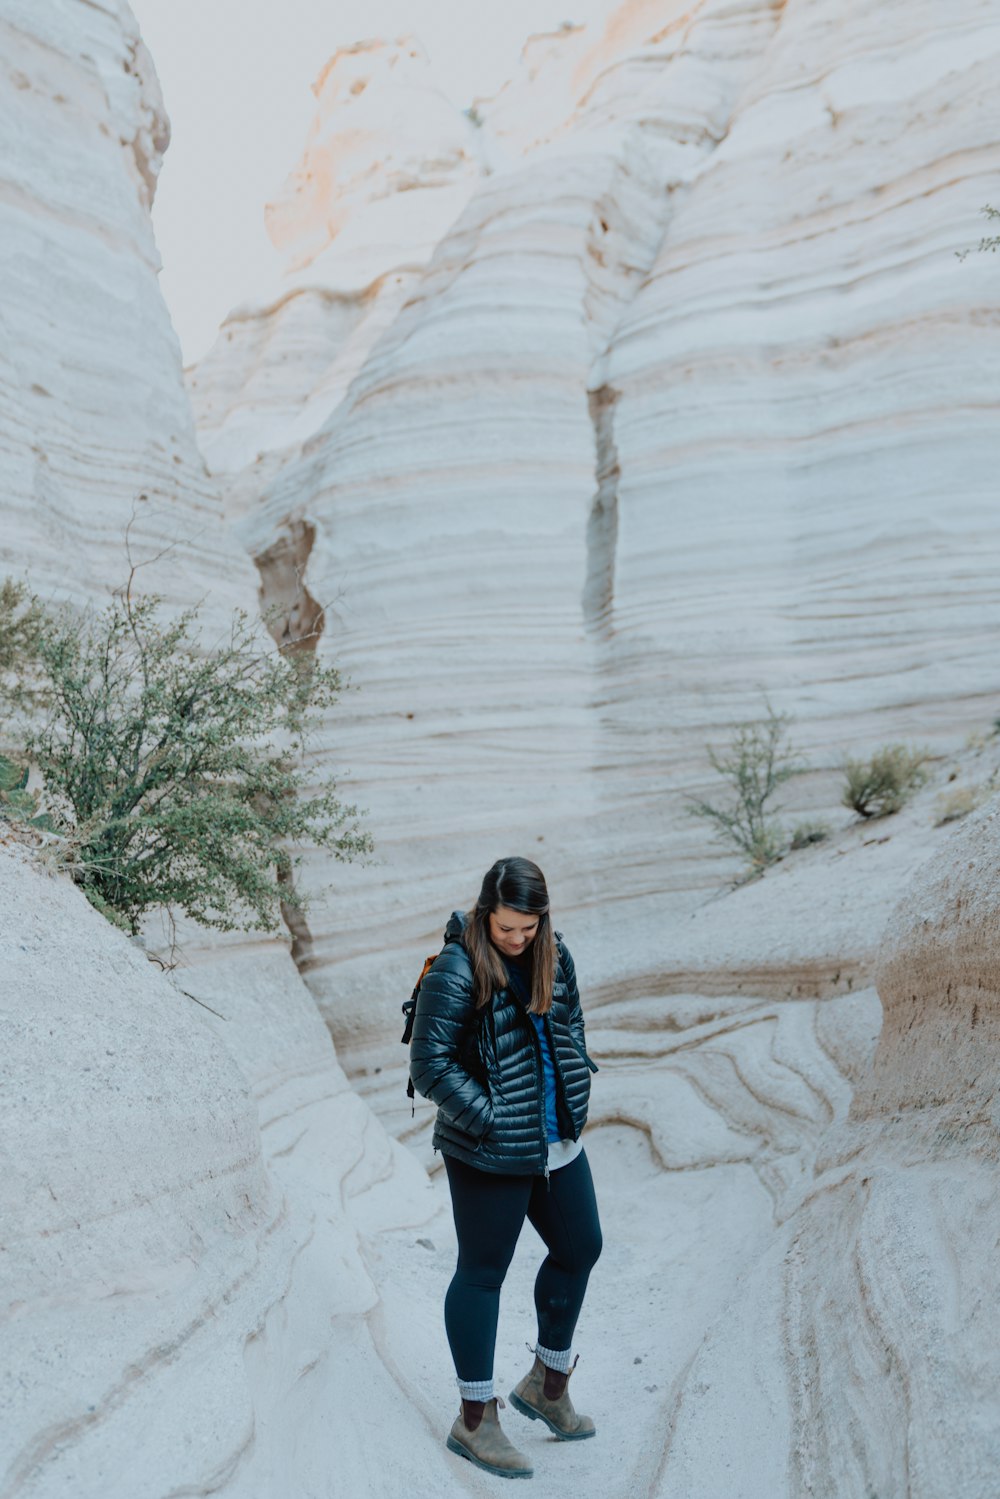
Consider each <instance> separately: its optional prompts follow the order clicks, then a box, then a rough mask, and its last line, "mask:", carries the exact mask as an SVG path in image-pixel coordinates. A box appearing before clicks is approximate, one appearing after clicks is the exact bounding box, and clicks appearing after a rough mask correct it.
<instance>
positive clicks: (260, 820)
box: [0, 586, 371, 932]
mask: <svg viewBox="0 0 1000 1499" xmlns="http://www.w3.org/2000/svg"><path fill="white" fill-rule="evenodd" d="M26 609H30V610H31V623H32V630H31V632H30V638H26V635H25V630H24V629H23V628H21V627H20V626H19V623H18V622H19V620H21V619H23V617H24V616H25V612H26ZM5 631H6V634H5ZM202 635H203V632H202V629H201V626H200V618H199V611H198V609H189V610H187V611H186V612H185V613H183V614H180V615H173V616H170V615H168V614H167V613H166V611H165V609H164V607H163V604H162V601H161V600H160V599H159V598H157V597H155V596H148V597H141V598H135V597H133V596H132V593H131V587H130V588H129V589H126V590H125V592H124V593H123V594H122V595H121V596H119V597H116V598H115V599H114V600H113V601H112V602H111V603H110V604H109V605H108V606H107V607H106V608H105V609H104V610H102V611H99V612H89V613H86V614H84V615H83V616H82V617H81V616H80V615H79V614H76V613H73V612H72V611H70V610H68V609H63V610H56V609H52V608H49V607H46V606H42V605H40V604H39V603H38V602H37V601H36V600H30V601H26V600H25V598H24V595H23V592H21V593H20V594H19V593H18V590H17V588H16V586H15V587H13V588H11V589H8V590H7V592H6V594H4V595H2V596H0V646H2V643H3V641H4V640H5V639H8V638H11V639H13V645H12V647H11V652H10V660H8V663H7V665H8V667H9V666H10V665H11V662H12V661H13V662H15V663H16V664H17V665H18V667H19V674H18V681H17V684H16V687H14V688H12V687H11V683H10V675H9V672H8V676H7V692H6V695H7V697H8V701H14V699H15V698H16V697H17V696H18V695H20V698H21V702H20V711H21V725H22V727H21V744H22V745H23V750H24V753H25V754H26V755H27V756H28V757H29V758H30V759H31V760H32V761H33V762H34V764H35V766H36V767H37V769H38V771H39V772H40V773H41V776H42V779H43V782H44V792H43V805H44V806H45V808H46V811H47V813H48V816H49V818H50V819H51V824H50V825H52V826H54V827H55V829H56V830H57V831H58V832H59V833H61V834H62V835H63V836H64V839H65V844H64V848H65V856H66V859H67V862H68V864H69V866H70V868H71V870H72V874H73V877H74V879H75V880H76V881H77V883H78V884H79V885H80V886H81V887H82V889H83V891H84V892H85V894H86V895H87V896H88V898H89V899H90V900H91V902H92V903H93V904H94V905H95V906H97V907H98V909H100V910H102V911H103V912H105V914H107V915H108V916H109V917H111V919H113V920H116V921H118V922H119V924H121V925H124V926H126V927H127V928H128V929H130V930H131V931H133V932H135V931H137V930H138V927H139V923H140V920H141V918H142V916H143V914H144V913H145V912H147V911H149V910H151V909H153V908H156V907H168V908H171V907H172V908H176V909H179V910H181V911H183V912H185V913H186V914H187V915H188V916H190V917H192V918H193V919H194V920H195V921H198V922H201V923H202V924H203V925H205V926H210V927H217V928H220V929H222V930H233V929H236V928H255V929H260V930H265V931H269V930H276V929H277V928H278V927H279V924H280V913H281V906H282V904H283V903H284V904H285V905H286V906H287V905H293V906H294V905H301V904H302V900H301V897H300V896H299V895H298V894H297V893H296V892H295V889H294V886H293V885H292V884H291V883H290V881H289V871H290V869H291V868H292V866H294V865H295V864H296V863H298V862H299V859H300V857H301V852H300V850H301V849H302V847H303V846H307V845H311V846H317V845H318V846H320V847H323V848H327V849H329V850H330V852H331V854H332V855H333V857H334V858H337V859H341V860H349V859H353V858H355V857H357V856H359V855H363V854H364V853H366V852H367V851H368V850H369V849H370V846H371V844H370V839H369V837H368V835H367V834H366V833H365V832H364V831H363V830H362V828H361V827H360V825H359V823H358V813H357V809H356V808H354V807H352V806H345V805H343V804H342V803H341V801H340V800H339V798H338V796H337V793H336V786H335V783H334V782H333V781H332V780H326V781H325V782H323V783H321V784H318V785H313V784H311V781H310V780H309V779H308V778H307V776H306V773H305V770H304V768H303V759H302V756H303V750H304V747H305V742H306V739H307V736H308V732H309V730H310V728H311V726H312V725H313V724H314V723H315V720H316V718H317V716H318V715H319V714H321V713H323V712H325V711H327V710H329V709H330V708H331V707H332V706H333V705H334V704H335V703H336V701H337V699H338V697H339V695H340V691H341V685H342V684H341V679H340V675H339V673H338V672H337V670H336V669H335V668H334V667H332V666H324V665H321V664H319V663H318V662H316V661H315V659H313V658H311V657H309V656H308V654H305V655H304V654H303V653H301V652H285V653H283V652H281V651H277V652H276V651H275V649H274V647H273V645H272V644H271V642H270V640H266V641H265V640H264V639H263V638H262V637H261V635H260V634H259V633H258V630H257V629H256V627H255V626H253V625H252V624H251V622H250V620H249V619H248V618H247V616H246V615H244V614H242V613H236V614H235V615H234V616H233V619H232V621H231V624H230V626H229V628H228V630H227V632H226V634H225V636H224V638H223V639H221V640H217V641H215V642H212V643H206V642H205V641H204V639H203V638H202ZM26 692H27V693H28V694H29V695H30V700H31V702H30V708H25V693H26Z"/></svg>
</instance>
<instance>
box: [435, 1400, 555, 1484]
mask: <svg viewBox="0 0 1000 1499" xmlns="http://www.w3.org/2000/svg"><path fill="white" fill-rule="evenodd" d="M498 1404H499V1405H501V1406H502V1405H503V1401H502V1400H500V1401H498V1400H497V1397H496V1396H495V1395H494V1397H493V1399H492V1400H484V1401H480V1400H463V1401H462V1409H461V1410H460V1411H459V1413H458V1416H457V1417H456V1420H455V1424H454V1426H453V1427H452V1428H451V1431H450V1432H449V1433H448V1442H447V1446H448V1449H449V1451H451V1452H457V1453H458V1455H459V1457H467V1458H468V1459H469V1462H470V1463H475V1465H476V1467H477V1468H482V1469H484V1471H485V1472H487V1473H495V1474H496V1475H497V1477H499V1478H530V1477H531V1476H532V1474H533V1473H534V1471H535V1470H534V1468H533V1467H532V1466H531V1463H530V1462H529V1460H528V1458H526V1457H525V1455H524V1453H523V1452H518V1450H517V1448H516V1447H515V1446H514V1444H513V1442H509V1441H508V1440H507V1438H506V1437H505V1436H504V1434H503V1431H502V1429H501V1427H500V1419H499V1417H498V1415H497V1405H498Z"/></svg>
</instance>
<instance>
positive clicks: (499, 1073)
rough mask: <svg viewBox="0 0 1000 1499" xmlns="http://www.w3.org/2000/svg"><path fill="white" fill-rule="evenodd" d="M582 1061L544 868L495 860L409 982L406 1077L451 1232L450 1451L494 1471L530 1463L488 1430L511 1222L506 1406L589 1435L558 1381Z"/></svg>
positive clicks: (591, 1241) (564, 1380) (568, 969)
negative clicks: (419, 977) (512, 1320)
mask: <svg viewBox="0 0 1000 1499" xmlns="http://www.w3.org/2000/svg"><path fill="white" fill-rule="evenodd" d="M596 1071H597V1068H596V1066H595V1065H594V1063H593V1062H592V1061H591V1060H590V1058H589V1057H588V1056H587V1051H586V1047H585V1045H584V1034H583V1014H582V1012H581V1009H580V996H579V994H578V992H577V987H576V971H575V969H574V967H573V959H572V958H571V957H570V954H569V950H568V949H567V947H566V946H565V944H564V943H563V941H562V939H561V938H560V936H559V934H558V933H557V932H554V931H553V929H552V923H551V920H550V917H549V896H548V890H547V889H546V886H545V878H544V876H543V874H542V872H541V870H540V869H539V868H538V866H537V865H536V864H533V863H532V862H531V861H530V859H498V860H497V862H496V863H495V864H494V865H493V868H492V869H491V870H490V871H489V872H488V873H487V875H486V877H485V878H484V880H483V887H482V890H481V891H480V893H479V899H478V900H477V902H476V905H475V908H474V909H473V910H472V911H471V912H469V913H468V915H467V916H466V915H464V914H462V913H461V912H458V911H456V912H455V913H454V915H453V916H452V918H451V920H450V921H449V923H448V926H447V928H446V930H445V946H444V949H443V950H442V951H441V952H440V953H439V954H438V956H437V958H436V959H435V961H434V965H433V967H432V968H431V969H430V970H429V971H428V973H427V974H426V975H425V977H424V979H423V982H422V983H421V985H420V991H419V994H418V997H417V1005H416V1012H415V1015H414V1023H413V1035H412V1040H411V1043H410V1076H411V1078H412V1079H413V1085H414V1087H415V1088H416V1089H417V1090H418V1092H420V1093H423V1094H424V1095H425V1096H426V1097H427V1098H430V1099H433V1101H434V1102H435V1103H436V1104H437V1105H438V1113H437V1122H436V1125H435V1129H434V1148H435V1149H436V1150H440V1151H441V1154H442V1155H443V1157H444V1163H445V1167H446V1169H447V1172H448V1184H449V1186H450V1188H451V1201H452V1208H453V1211H454V1215H455V1229H456V1232H457V1234H458V1268H457V1269H456V1271H455V1275H454V1278H453V1280H452V1282H451V1285H450V1286H449V1287H448V1294H447V1296H446V1297H445V1308H444V1315H445V1328H446V1330H447V1334H448V1342H449V1344H450V1345H451V1352H452V1357H453V1358H454V1360H455V1369H456V1372H457V1375H458V1388H459V1393H460V1395H461V1398H462V1409H461V1411H460V1413H459V1416H458V1418H457V1420H456V1421H455V1424H454V1426H453V1427H452V1429H451V1433H450V1435H449V1437H448V1446H449V1447H450V1449H451V1450H452V1452H457V1453H459V1454H460V1455H461V1456H462V1457H466V1458H468V1459H469V1460H470V1461H471V1462H473V1463H475V1464H476V1465H477V1466H478V1467H480V1468H485V1469H486V1470H487V1472H491V1473H497V1474H500V1475H502V1476H503V1477H506V1478H530V1477H531V1475H532V1471H533V1470H532V1467H531V1464H530V1462H529V1460H528V1459H527V1458H526V1457H525V1456H524V1454H523V1453H521V1452H519V1451H518V1450H517V1448H516V1447H514V1446H513V1445H512V1443H511V1442H510V1441H508V1439H507V1437H506V1436H505V1435H504V1433H503V1431H502V1430H501V1428H500V1424H499V1421H498V1419H497V1400H496V1397H495V1396H494V1393H493V1353H494V1347H495V1344H496V1332H497V1316H498V1313H499V1310H500V1287H501V1286H502V1284H503V1280H504V1276H505V1275H506V1273H507V1267H508V1265H509V1264H510V1262H511V1259H512V1257H513V1254H514V1246H515V1245H516V1243H517V1239H518V1235H519V1234H520V1232H521V1228H522V1225H523V1223H524V1220H525V1218H527V1219H528V1220H529V1221H530V1222H531V1223H532V1224H533V1226H534V1227H535V1229H536V1230H537V1231H538V1233H539V1235H540V1236H541V1238H542V1240H543V1242H544V1244H545V1246H546V1248H547V1250H548V1254H547V1255H546V1257H545V1259H544V1260H543V1261H542V1265H541V1268H540V1269H539V1271H538V1278H537V1279H536V1281H535V1307H536V1310H537V1313H538V1339H537V1343H536V1346H535V1349H534V1353H535V1360H534V1364H533V1366H532V1368H531V1370H530V1372H529V1373H528V1374H526V1375H525V1377H524V1378H523V1379H522V1380H521V1381H520V1383H519V1384H518V1385H517V1386H516V1387H515V1389H514V1390H512V1391H511V1395H510V1400H511V1404H512V1405H513V1406H514V1408H515V1409H516V1410H518V1411H520V1412H521V1413H522V1415H525V1416H528V1417H530V1418H531V1420H533V1421H535V1420H539V1419H540V1420H542V1421H544V1422H545V1424H546V1426H548V1428H549V1430H550V1431H552V1432H554V1433H555V1435H556V1436H557V1437H561V1438H562V1439H563V1440H567V1441H574V1440H579V1439H580V1438H583V1437H592V1436H593V1435H594V1423H593V1421H591V1419H590V1418H589V1416H581V1415H578V1414H577V1412H576V1411H575V1410H574V1409H573V1403H572V1401H571V1400H570V1397H569V1392H568V1389H567V1386H568V1384H569V1376H570V1372H571V1369H572V1367H573V1365H572V1364H571V1349H572V1342H573V1331H574V1329H575V1327H576V1322H577V1318H578V1317H579V1315H580V1308H581V1306H582V1304H583V1297H584V1292H585V1291H586V1289H587V1278H588V1276H589V1275H590V1271H591V1269H592V1267H593V1266H594V1264H595V1263H596V1261H597V1257H598V1255H599V1254H600V1252H601V1228H600V1222H599V1220H598V1216H597V1204H596V1201H595V1199H594V1186H593V1182H592V1180H591V1175H590V1167H589V1165H588V1164H587V1157H586V1154H585V1153H584V1150H583V1146H582V1143H581V1140H580V1134H581V1131H582V1130H583V1126H584V1124H585V1123H586V1119H587V1102H588V1098H589V1095H590V1074H591V1072H596Z"/></svg>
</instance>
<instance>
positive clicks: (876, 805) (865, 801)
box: [841, 744, 929, 817]
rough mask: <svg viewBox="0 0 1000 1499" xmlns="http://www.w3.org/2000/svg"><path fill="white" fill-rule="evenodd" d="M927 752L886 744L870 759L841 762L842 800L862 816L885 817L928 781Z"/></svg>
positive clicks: (900, 745)
mask: <svg viewBox="0 0 1000 1499" xmlns="http://www.w3.org/2000/svg"><path fill="white" fill-rule="evenodd" d="M928 758H929V756H928V753H927V751H926V750H917V749H913V748H912V747H910V746H908V745H905V744H887V745H884V746H883V747H882V749H879V750H876V751H875V753H874V755H872V757H871V759H870V760H846V761H845V762H844V776H845V779H846V784H845V786H844V792H843V796H842V797H841V800H842V802H843V804H844V806H845V807H850V808H852V810H853V811H855V812H857V813H858V815H859V816H861V817H888V816H889V815H890V814H891V813H893V812H898V811H899V809H900V807H902V806H903V804H904V803H905V802H907V801H909V799H910V797H911V796H912V795H913V793H914V792H915V791H918V790H919V789H920V787H921V786H923V785H924V783H925V782H926V780H927V775H928V772H927V769H926V763H927V760H928Z"/></svg>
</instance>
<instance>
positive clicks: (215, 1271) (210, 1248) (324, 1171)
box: [0, 846, 432, 1499]
mask: <svg viewBox="0 0 1000 1499" xmlns="http://www.w3.org/2000/svg"><path fill="white" fill-rule="evenodd" d="M0 892H2V895H0V899H2V905H3V909H4V911H5V917H6V919H5V923H4V936H3V982H2V987H0V1008H2V1014H3V1030H4V1036H5V1044H4V1048H3V1059H2V1062H0V1076H2V1087H0V1100H2V1104H0V1107H2V1112H3V1129H2V1132H0V1138H2V1141H3V1161H4V1170H3V1173H2V1188H0V1190H2V1197H3V1201H2V1211H0V1221H2V1222H3V1224H4V1226H5V1227H4V1236H3V1249H4V1253H3V1255H2V1257H0V1276H2V1291H3V1295H2V1306H3V1321H4V1328H3V1341H4V1350H5V1353H4V1360H3V1373H2V1380H0V1408H2V1411H3V1433H4V1435H3V1439H2V1442H0V1492H2V1493H3V1494H4V1495H5V1496H7V1495H9V1496H11V1499H13V1496H17V1499H22V1496H24V1499H27V1496H31V1499H36V1496H37V1499H42V1496H49V1495H55V1494H65V1493H67V1492H71V1493H74V1494H77V1495H80V1496H81V1499H82V1496H88V1499H89V1496H93V1499H97V1496H98V1495H100V1496H101V1499H119V1496H120V1499H137V1496H147V1495H148V1496H161V1495H163V1494H165V1493H176V1492H179V1491H183V1492H187V1493H199V1494H200V1493H207V1492H225V1493H233V1494H239V1495H251V1494H254V1495H264V1494H274V1495H277V1494H278V1493H280V1492H295V1493H301V1494H303V1495H305V1494H318V1493H320V1492H321V1491H323V1485H324V1484H325V1483H326V1481H327V1475H328V1474H329V1471H330V1455H329V1451H328V1450H327V1441H328V1435H329V1433H328V1428H327V1426H326V1420H327V1419H328V1413H329V1412H330V1411H331V1409H333V1410H335V1411H336V1430H337V1446H338V1461H339V1464H340V1466H341V1471H343V1472H344V1473H345V1474H351V1473H354V1474H358V1473H363V1470H364V1464H365V1462H366V1461H367V1457H366V1453H365V1447H364V1442H363V1440H362V1438H361V1435H360V1431H361V1425H359V1423H361V1424H363V1418H364V1414H365V1412H366V1410H367V1409H368V1408H369V1407H370V1404H371V1402H372V1401H381V1400H388V1399H391V1394H392V1392H391V1388H388V1389H387V1387H386V1381H387V1379H388V1376H387V1374H386V1372H385V1370H384V1368H383V1367H382V1365H381V1364H380V1363H379V1361H378V1359H377V1357H374V1356H372V1354H371V1350H370V1336H371V1334H370V1331H369V1324H370V1322H371V1319H372V1318H373V1316H375V1315H376V1314H377V1309H378V1306H379V1295H378V1292H377V1290H376V1288H375V1286H374V1284H373V1282H372V1279H371V1276H370V1274H369V1272H368V1269H367V1265H366V1253H367V1251H365V1249H364V1241H365V1240H366V1239H367V1238H370V1237H371V1236H372V1235H374V1234H377V1233H379V1232H380V1231H382V1230H384V1229H386V1228H389V1227H400V1226H403V1225H407V1224H414V1225H418V1224H420V1223H422V1222H423V1221H424V1220H425V1219H426V1218H427V1217H428V1216H429V1214H430V1212H431V1210H432V1204H431V1202H430V1200H429V1199H428V1197H427V1186H426V1181H425V1178H424V1176H423V1173H422V1172H421V1171H420V1170H419V1168H418V1167H417V1166H416V1165H415V1164H414V1162H413V1161H412V1160H411V1159H410V1158H409V1157H407V1155H406V1154H405V1152H403V1151H402V1150H401V1149H400V1147H399V1146H397V1145H395V1144H394V1143H393V1142H391V1141H390V1140H389V1139H387V1137H386V1135H385V1134H384V1132H383V1130H382V1128H381V1127H380V1126H379V1125H377V1124H376V1123H375V1121H374V1119H373V1117H372V1115H371V1113H370V1111H369V1110H368V1109H367V1107H366V1106H365V1105H364V1104H363V1103H362V1102H361V1100H360V1099H359V1098H358V1096H357V1095H356V1094H355V1093H354V1092H352V1090H351V1089H350V1087H349V1086H348V1084H347V1081H346V1079H345V1078H344V1075H343V1073H342V1072H341V1070H340V1067H339V1066H338V1064H337V1061H336V1057H335V1055H334V1051H333V1046H332V1044H331V1042H330V1038H329V1034H328V1032H327V1031H326V1029H325V1027H324V1026H323V1024H322V1022H321V1020H320V1019H319V1016H318V1015H317V1013H316V1009H315V1006H314V1004H313V1002H312V1000H311V999H310V998H309V995H308V993H307V991H306V990H305V988H304V986H303V984H302V982H301V980H300V979H299V977H298V974H297V973H296V972H295V969H294V967H293V965H292V963H291V961H290V959H289V958H288V955H287V952H286V951H285V950H284V949H283V948H282V947H280V946H279V945H275V944H261V945H260V946H259V947H258V949H257V951H255V952H253V953H242V954H241V953H236V954H235V955H234V954H231V953H230V954H227V953H217V954H216V959H215V962H214V964H212V963H210V964H203V965H201V966H200V967H199V968H198V969H197V971H196V972H194V973H192V972H190V971H185V972H183V974H182V975H181V976H180V978H179V980H178V983H177V985H175V984H174V983H173V982H171V981H170V979H168V978H167V977H166V976H164V975H163V974H161V973H160V972H159V971H158V970H157V968H156V967H154V966H152V965H151V964H150V963H149V962H148V961H147V959H146V957H145V954H143V953H142V952H141V951H137V949H136V948H135V947H133V946H132V945H131V944H130V943H129V942H128V940H127V939H126V938H125V937H123V935H122V934H121V933H120V932H117V931H115V929H114V928H113V927H111V926H109V925H108V923H107V922H106V921H105V920H104V919H103V918H102V917H100V916H98V914H97V913H96V912H95V911H93V910H92V909H91V908H90V906H89V905H88V904H87V902H86V901H85V900H84V898H83V896H82V895H80V894H79V893H78V892H77V891H75V890H74V889H73V888H72V886H71V885H70V884H69V883H68V882H67V881H65V880H63V879H54V878H51V877H47V876H46V875H45V874H44V873H43V872H40V871H39V870H38V869H37V868H36V867H34V865H33V863H32V862H31V861H30V860H29V859H28V858H26V857H25V855H24V851H23V850H18V849H17V848H16V847H13V848H12V847H10V846H8V847H6V848H4V849H2V850H0ZM188 986H190V989H189V993H185V992H183V990H184V989H186V988H188ZM207 1007H210V1008H207ZM414 1232H419V1229H416V1230H415V1231H414ZM413 1237H414V1233H410V1234H408V1235H407V1236H406V1238H405V1242H410V1243H412V1240H413ZM366 1350H367V1351H366ZM399 1420H400V1422H401V1426H402V1428H403V1429H405V1434H406V1435H405V1440H406V1442H407V1443H409V1444H413V1447H414V1450H415V1451H417V1452H419V1451H420V1450H421V1448H422V1446H424V1445H429V1438H428V1437H427V1435H426V1433H425V1432H424V1431H423V1430H422V1428H421V1426H420V1423H419V1422H414V1420H413V1419H412V1418H411V1417H410V1416H409V1414H408V1412H407V1410H406V1408H405V1407H404V1408H403V1410H402V1411H401V1413H400V1416H399ZM355 1492H364V1490H363V1487H362V1488H359V1489H355Z"/></svg>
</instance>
